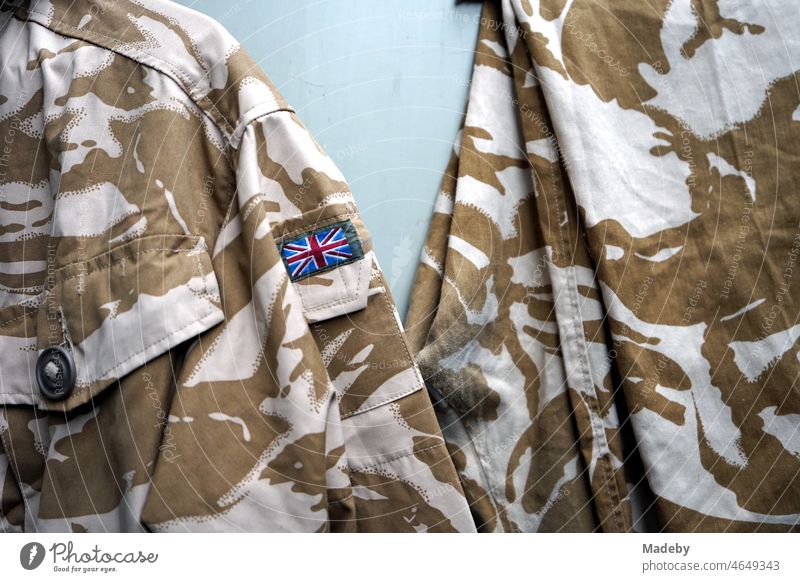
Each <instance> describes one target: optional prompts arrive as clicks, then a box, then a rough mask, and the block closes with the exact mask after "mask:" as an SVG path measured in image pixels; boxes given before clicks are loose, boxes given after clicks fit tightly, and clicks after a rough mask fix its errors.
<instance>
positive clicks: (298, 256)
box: [281, 223, 360, 281]
mask: <svg viewBox="0 0 800 582" xmlns="http://www.w3.org/2000/svg"><path fill="white" fill-rule="evenodd" d="M349 224H350V223H347V225H349ZM345 226H346V225H345V224H341V223H340V224H336V225H332V226H330V227H328V228H325V229H320V230H317V231H315V232H312V233H311V234H304V235H303V236H301V237H299V238H296V239H294V240H292V241H290V242H285V243H284V244H283V245H282V247H281V255H282V256H283V260H284V261H285V263H286V267H287V268H288V270H289V274H290V275H291V278H292V280H293V281H296V280H297V279H301V278H303V277H308V276H310V275H313V274H315V273H318V272H321V271H327V270H329V269H331V268H333V267H336V266H338V265H339V264H342V263H347V262H350V261H352V260H353V259H355V258H358V257H357V256H356V253H357V251H360V249H359V248H356V249H355V250H354V249H353V245H351V240H350V237H348V236H347V235H348V233H347V231H346V229H345Z"/></svg>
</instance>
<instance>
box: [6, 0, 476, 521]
mask: <svg viewBox="0 0 800 582" xmlns="http://www.w3.org/2000/svg"><path fill="white" fill-rule="evenodd" d="M0 29H1V30H2V32H0V60H2V64H1V65H0V66H1V67H2V69H0V70H1V72H0V135H1V136H2V137H1V138H0V139H2V140H3V143H2V145H0V148H2V152H1V153H2V156H1V157H0V402H2V408H0V442H1V443H2V444H1V445H0V530H2V531H39V532H44V531H138V530H152V531H185V530H191V531H343V530H346V531H409V532H413V531H472V530H474V524H473V521H472V518H471V515H470V511H469V507H468V505H467V502H466V499H465V497H464V494H463V491H462V488H461V485H460V482H459V479H458V476H457V474H456V472H455V470H454V467H453V464H452V461H451V459H450V456H449V454H448V451H447V448H446V446H445V444H444V441H443V439H442V436H441V434H440V431H439V427H438V424H437V421H436V416H435V413H434V411H433V408H432V407H431V404H430V400H429V397H428V394H427V391H426V390H425V387H424V384H423V381H422V378H421V375H420V373H419V370H418V369H417V367H416V366H415V364H414V362H413V360H412V358H411V355H410V353H409V350H408V347H407V344H406V340H405V337H404V334H403V331H402V328H401V324H400V322H399V317H398V315H397V313H396V311H395V308H394V304H393V301H392V299H391V296H390V293H389V290H388V289H387V287H386V282H385V279H384V277H383V274H382V272H381V270H380V268H379V267H378V264H377V262H376V260H375V255H374V253H373V250H372V244H371V241H370V235H369V233H368V231H367V229H366V228H365V227H364V224H363V223H362V222H361V219H360V218H359V214H358V212H357V209H356V207H355V205H354V202H353V197H352V194H351V193H350V191H349V189H348V186H347V184H346V183H345V181H344V178H343V177H342V175H341V174H340V173H339V171H338V170H337V169H336V167H335V166H334V165H333V163H332V162H331V160H330V159H329V158H328V157H327V156H326V155H325V154H324V153H323V152H322V150H321V149H320V148H319V146H318V145H317V144H316V143H315V142H314V140H313V139H312V137H311V136H310V135H309V133H308V132H307V131H306V130H305V129H304V127H303V126H302V125H301V123H300V122H299V121H298V119H297V117H296V115H295V113H294V112H293V111H292V109H291V107H290V106H289V105H288V104H287V103H285V102H284V101H283V99H282V98H281V97H280V95H279V94H278V92H277V91H276V89H275V88H274V87H273V86H272V85H271V84H270V81H269V80H268V79H267V77H265V75H264V74H263V73H262V72H261V70H260V69H259V67H258V66H257V65H256V63H255V62H254V61H253V60H252V59H251V58H250V57H249V56H248V55H247V54H245V52H244V51H243V50H242V49H241V48H240V47H239V45H237V43H236V42H235V41H234V40H233V39H232V38H231V37H230V36H229V35H228V33H227V32H225V31H224V30H223V29H222V28H221V27H220V26H219V25H218V24H217V23H215V22H213V21H211V20H209V19H207V18H206V17H204V16H202V15H200V14H198V13H196V12H193V11H191V10H188V9H185V8H183V7H181V6H179V5H176V4H172V3H169V2H165V1H162V0H143V1H121V2H101V1H97V2H93V1H89V0H65V1H63V2H58V1H55V2H46V1H40V2H39V1H37V2H32V3H30V4H27V3H26V4H25V5H23V6H21V7H19V9H18V10H16V11H14V12H12V11H7V10H5V11H3V12H2V20H1V21H0ZM334 231H335V232H334ZM321 233H323V234H328V235H330V236H331V237H334V235H335V236H336V237H339V239H341V240H344V241H346V243H347V244H346V246H347V249H343V248H340V249H339V251H337V252H338V253H339V254H336V253H334V252H329V253H328V255H326V256H325V257H322V256H321V255H320V256H317V255H315V256H314V257H313V258H314V261H317V260H318V259H320V258H321V259H322V262H323V263H326V261H327V265H326V264H315V265H312V266H310V267H309V266H308V265H306V266H305V269H304V270H303V272H301V273H298V272H297V269H296V267H297V266H298V265H296V264H293V263H291V260H290V257H289V256H288V254H289V253H288V252H287V248H289V246H290V245H293V244H294V245H297V244H303V243H304V242H305V243H307V244H310V243H309V238H308V237H310V236H322V234H321ZM331 233H334V234H331ZM339 239H337V240H339ZM322 242H325V241H322ZM339 246H342V247H344V246H345V243H341V245H339ZM348 249H349V258H346V257H345V255H343V254H342V253H344V251H345V250H348ZM315 252H316V251H315ZM326 252H327V251H326ZM53 353H58V354H61V355H60V356H59V357H60V358H61V359H58V358H55V359H54V357H53V356H52V354H53ZM48 358H49V359H48ZM73 373H74V383H71V382H69V381H68V380H69V379H70V378H69V376H70V375H71V374H73ZM42 378H44V380H42ZM42 381H44V386H45V388H47V386H50V387H51V388H52V387H53V386H54V385H55V386H57V390H56V391H55V392H52V391H51V392H48V390H46V389H45V390H44V391H43V392H42V391H40V388H39V386H40V384H41V382H42ZM48 382H51V384H48ZM53 382H55V384H53Z"/></svg>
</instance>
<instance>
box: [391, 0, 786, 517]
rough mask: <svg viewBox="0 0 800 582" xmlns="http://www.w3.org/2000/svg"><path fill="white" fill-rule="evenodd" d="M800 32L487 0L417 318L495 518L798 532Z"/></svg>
mask: <svg viewBox="0 0 800 582" xmlns="http://www.w3.org/2000/svg"><path fill="white" fill-rule="evenodd" d="M798 27H800V5H798V4H797V3H791V2H789V3H778V2H746V3H742V2H728V1H724V0H710V1H708V2H695V1H692V0H672V1H669V0H664V1H658V2H602V1H595V0H585V1H584V0H566V1H564V0H562V1H552V2H550V1H540V2H537V1H534V0H503V1H502V2H486V3H485V7H484V12H483V17H482V20H481V32H480V38H479V42H478V47H477V53H476V60H475V66H474V70H473V76H472V83H471V86H470V94H469V103H468V106H467V112H466V117H465V121H464V127H463V130H462V132H461V134H460V135H459V137H458V140H457V143H456V147H455V150H454V155H453V157H452V161H451V163H450V166H449V168H448V169H447V175H446V177H445V179H444V184H443V188H442V192H441V194H440V196H439V198H438V201H437V203H436V208H435V213H434V215H433V219H432V224H431V227H430V231H429V236H428V240H427V244H426V246H425V248H424V250H423V255H422V259H421V264H420V267H419V271H418V274H417V280H416V283H415V287H414V292H413V302H412V305H411V309H410V312H409V316H408V321H407V322H406V323H407V329H408V333H409V337H410V339H411V344H412V347H413V350H414V351H415V352H418V362H419V364H420V367H421V369H422V371H423V375H424V376H425V378H426V381H427V382H428V384H429V386H430V388H431V390H432V391H434V392H435V393H437V398H438V402H437V404H436V407H437V411H438V413H439V416H440V421H441V424H442V429H443V431H444V434H445V438H446V439H447V440H448V444H449V447H450V450H451V454H452V456H453V459H454V461H455V463H456V466H457V469H458V471H459V473H460V475H461V479H462V483H463V485H464V488H465V491H466V493H467V497H468V498H469V501H470V504H471V506H472V508H473V512H474V513H475V515H476V519H477V521H478V525H479V528H480V529H481V530H484V531H587V530H600V531H629V530H656V531H679V532H680V531H687V532H688V531H787V530H799V529H800V378H798V374H799V373H800V281H799V280H798V275H800V204H798V196H797V184H798V183H800V166H798V164H797V161H798V155H800V148H799V147H798V144H799V143H800V89H798V86H800V85H799V84H798V82H799V81H800V28H798Z"/></svg>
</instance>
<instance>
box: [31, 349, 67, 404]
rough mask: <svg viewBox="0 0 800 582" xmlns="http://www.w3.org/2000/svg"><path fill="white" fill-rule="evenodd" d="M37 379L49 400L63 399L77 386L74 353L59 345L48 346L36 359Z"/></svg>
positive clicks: (42, 391) (40, 388)
mask: <svg viewBox="0 0 800 582" xmlns="http://www.w3.org/2000/svg"><path fill="white" fill-rule="evenodd" d="M36 381H37V382H38V383H39V390H40V391H41V393H42V394H43V395H44V396H45V398H47V399H48V400H63V399H64V398H66V397H67V396H69V395H70V394H72V389H73V388H74V387H75V361H74V360H73V359H72V353H71V352H70V351H69V350H65V349H64V348H62V347H59V346H52V347H49V348H46V349H44V350H43V351H42V353H41V354H39V359H38V360H36Z"/></svg>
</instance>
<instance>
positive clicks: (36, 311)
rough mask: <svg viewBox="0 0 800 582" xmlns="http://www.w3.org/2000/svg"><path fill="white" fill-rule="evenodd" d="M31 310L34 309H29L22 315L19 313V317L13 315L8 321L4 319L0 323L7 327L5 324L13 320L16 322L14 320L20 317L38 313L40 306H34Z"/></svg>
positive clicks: (0, 325)
mask: <svg viewBox="0 0 800 582" xmlns="http://www.w3.org/2000/svg"><path fill="white" fill-rule="evenodd" d="M31 310H32V311H28V312H26V313H23V314H22V315H18V316H17V317H13V318H11V319H7V320H6V321H4V322H2V323H0V327H5V326H7V325H8V324H9V323H12V322H14V321H17V320H18V319H22V318H23V317H29V316H31V315H33V314H35V313H38V312H39V308H38V307H32V308H31Z"/></svg>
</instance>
